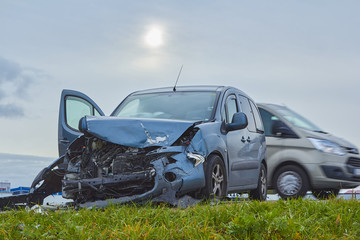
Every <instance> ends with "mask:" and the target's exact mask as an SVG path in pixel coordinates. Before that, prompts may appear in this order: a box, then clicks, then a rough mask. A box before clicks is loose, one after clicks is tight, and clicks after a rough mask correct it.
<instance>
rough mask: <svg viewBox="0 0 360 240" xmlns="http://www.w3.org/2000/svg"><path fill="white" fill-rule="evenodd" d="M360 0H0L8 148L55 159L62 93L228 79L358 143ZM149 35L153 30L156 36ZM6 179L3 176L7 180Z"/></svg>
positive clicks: (0, 85)
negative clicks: (67, 90)
mask: <svg viewBox="0 0 360 240" xmlns="http://www.w3.org/2000/svg"><path fill="white" fill-rule="evenodd" d="M359 10H360V2H359V1H331V0H326V1H325V0H323V1H321V0H319V1H300V0H299V1H285V0H284V1H238V0H236V1H202V0H196V1H190V0H183V1H168V0H167V1H121V0H116V1H115V0H114V1H91V0H86V1H85V0H83V1H81V0H77V1H66V0H65V1H47V0H39V1H35V2H34V1H13V0H8V1H7V0H0V36H1V37H0V136H1V137H0V153H10V154H22V155H35V156H43V157H48V158H53V159H54V160H55V159H56V158H57V121H58V108H59V101H60V94H61V90H62V89H64V88H66V89H74V90H78V91H81V92H83V93H85V94H87V95H88V96H90V97H91V98H92V99H93V100H95V102H97V104H98V105H99V106H100V107H101V108H102V110H103V111H104V112H105V113H106V114H110V113H111V112H112V110H113V109H114V108H115V107H116V106H117V104H118V103H119V102H120V101H121V100H122V99H123V98H124V97H126V95H127V94H129V93H130V92H133V91H135V90H140V89H147V88H153V87H164V86H172V85H173V84H174V82H175V80H176V77H177V74H178V72H179V69H180V67H181V65H184V68H183V71H182V75H181V78H180V80H179V85H194V84H196V85H202V84H211V85H231V86H235V87H237V88H239V89H241V90H243V91H244V92H246V93H247V94H249V95H250V96H251V97H252V98H253V99H254V100H255V101H257V102H270V103H277V104H285V105H287V106H288V107H290V108H292V109H294V110H295V111H297V112H298V113H301V114H302V115H304V116H305V117H307V118H308V119H310V120H312V121H313V122H314V123H315V124H316V125H318V126H320V127H321V128H322V129H323V130H325V131H328V132H331V133H333V134H335V135H337V136H340V137H342V138H345V139H347V140H349V141H350V142H352V143H354V144H355V145H357V146H358V147H360V138H359V136H358V134H359V133H360V126H359V125H360V108H359V103H360V67H359V66H360V46H359V44H360V31H359V26H360V14H359ZM149 34H150V35H149ZM0 178H1V177H0Z"/></svg>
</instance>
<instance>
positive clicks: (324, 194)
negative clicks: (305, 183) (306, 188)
mask: <svg viewBox="0 0 360 240" xmlns="http://www.w3.org/2000/svg"><path fill="white" fill-rule="evenodd" d="M311 192H312V194H313V195H314V196H315V197H316V198H317V199H320V200H325V199H331V198H336V197H337V196H338V195H339V192H340V189H314V190H312V191H311Z"/></svg>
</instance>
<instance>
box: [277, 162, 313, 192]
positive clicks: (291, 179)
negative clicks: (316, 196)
mask: <svg viewBox="0 0 360 240" xmlns="http://www.w3.org/2000/svg"><path fill="white" fill-rule="evenodd" d="M274 185H275V189H276V191H277V193H278V194H279V195H280V197H281V198H282V199H289V198H295V199H296V198H300V197H304V196H305V195H306V192H307V191H308V189H309V180H308V178H307V175H306V173H305V172H304V170H302V169H301V168H300V167H298V166H295V165H287V166H283V167H281V168H279V169H278V170H277V171H276V173H275V175H274Z"/></svg>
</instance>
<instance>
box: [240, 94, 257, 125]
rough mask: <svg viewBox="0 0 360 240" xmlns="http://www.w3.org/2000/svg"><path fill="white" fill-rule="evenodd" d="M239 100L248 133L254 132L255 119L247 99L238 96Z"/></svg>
mask: <svg viewBox="0 0 360 240" xmlns="http://www.w3.org/2000/svg"><path fill="white" fill-rule="evenodd" d="M239 100H240V108H241V111H242V112H243V113H245V114H246V116H247V119H248V126H247V129H248V130H249V131H250V132H256V125H255V118H254V114H253V112H252V109H251V107H250V103H249V99H248V98H247V97H244V96H241V95H239Z"/></svg>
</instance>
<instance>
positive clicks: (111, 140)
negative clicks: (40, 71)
mask: <svg viewBox="0 0 360 240" xmlns="http://www.w3.org/2000/svg"><path fill="white" fill-rule="evenodd" d="M58 131H59V132H58V138H59V139H58V143H59V156H60V158H59V159H57V160H56V161H55V162H54V163H53V164H52V165H50V166H49V167H47V168H45V169H44V170H43V171H42V172H40V173H39V175H38V176H37V177H36V179H35V180H34V182H33V184H32V186H31V193H30V194H29V195H28V196H27V201H28V202H41V201H42V199H43V198H44V197H46V196H47V195H49V194H52V193H54V192H59V191H62V195H63V197H64V198H68V199H73V200H74V202H75V203H76V204H77V205H79V206H82V207H87V206H94V205H96V206H97V207H102V206H106V205H107V204H109V203H110V202H111V203H123V202H129V201H134V202H138V201H144V200H149V199H151V200H153V201H162V202H168V203H171V204H175V205H176V204H178V202H179V201H189V199H203V198H223V197H225V196H226V195H227V194H229V193H243V192H248V193H249V198H251V199H257V200H265V199H266V196H267V180H266V175H267V174H266V172H267V164H266V159H265V149H266V145H265V135H264V128H263V125H262V121H261V118H260V115H259V111H258V109H257V107H256V105H255V104H254V101H253V100H252V99H251V98H250V97H249V96H247V95H246V94H245V93H244V92H242V91H240V90H238V89H236V88H233V87H224V86H189V87H177V88H159V89H150V90H144V91H137V92H134V93H132V94H130V95H129V96H128V97H126V98H125V99H124V100H123V101H122V102H121V103H120V104H119V105H118V107H116V109H115V110H114V111H113V113H112V114H111V115H110V116H104V113H103V112H102V111H101V109H100V108H99V107H98V105H97V104H96V103H95V102H93V101H92V100H91V99H90V98H89V97H87V96H86V95H85V94H83V93H80V92H76V91H72V90H63V92H62V95H61V102H60V112H59V129H58ZM1 201H2V200H0V204H1ZM4 204H5V202H3V203H2V205H4ZM8 204H9V201H8Z"/></svg>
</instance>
